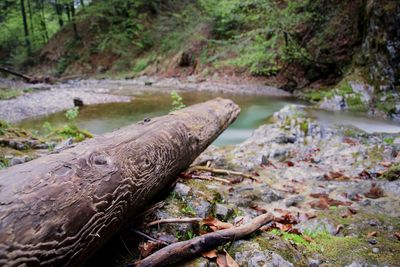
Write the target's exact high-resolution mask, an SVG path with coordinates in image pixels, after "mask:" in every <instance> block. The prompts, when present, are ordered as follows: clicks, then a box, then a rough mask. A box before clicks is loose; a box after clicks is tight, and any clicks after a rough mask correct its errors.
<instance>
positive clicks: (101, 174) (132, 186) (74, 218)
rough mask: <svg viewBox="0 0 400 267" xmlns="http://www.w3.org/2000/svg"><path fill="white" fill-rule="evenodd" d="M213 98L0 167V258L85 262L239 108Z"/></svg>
mask: <svg viewBox="0 0 400 267" xmlns="http://www.w3.org/2000/svg"><path fill="white" fill-rule="evenodd" d="M239 111H240V109H239V107H238V106H237V105H235V104H234V103H233V102H232V101H230V100H226V99H221V98H217V99H214V100H211V101H208V102H205V103H202V104H198V105H194V106H191V107H188V108H185V109H182V110H179V111H176V112H173V113H170V114H169V115H166V116H163V117H159V118H155V119H152V120H150V121H146V122H141V123H138V124H134V125H131V126H128V127H125V128H122V129H120V130H118V131H115V132H113V133H110V134H106V135H103V136H100V137H96V138H94V139H91V140H88V141H85V142H83V143H81V144H79V145H77V146H76V147H74V148H71V149H68V150H65V151H63V152H61V153H59V154H52V155H48V156H45V157H42V158H39V159H36V160H33V161H31V162H28V163H25V164H22V165H17V166H14V167H10V168H9V169H6V170H3V171H1V172H0V265H2V266H3V265H5V266H19V265H28V266H36V265H52V266H54V265H57V266H58V265H64V266H72V265H77V264H80V263H82V262H83V261H84V260H85V259H86V258H87V257H88V256H90V255H91V254H92V253H93V252H94V251H95V250H96V249H98V248H99V247H100V246H101V245H102V244H103V243H104V242H106V241H107V240H108V239H109V238H110V237H111V236H112V235H113V234H115V233H116V232H117V231H118V230H119V229H120V227H121V226H122V225H123V224H124V223H125V222H126V221H127V220H128V219H129V218H131V217H132V216H133V215H135V214H137V213H140V212H141V209H142V208H143V206H144V205H146V204H147V203H148V202H149V200H151V199H152V198H153V197H154V196H155V195H156V194H157V193H158V192H159V191H160V190H162V189H163V188H166V187H168V186H169V185H171V184H172V183H173V181H174V180H175V179H176V176H177V174H179V173H180V172H181V171H183V170H185V169H186V168H187V167H188V166H189V165H190V163H191V162H192V161H193V160H194V159H195V158H196V157H197V156H198V155H199V154H200V153H201V152H202V151H203V150H204V149H205V148H206V147H207V146H208V145H209V144H210V143H211V142H212V141H213V140H214V139H215V138H216V137H217V136H218V135H219V134H220V133H221V132H222V131H223V130H224V129H225V128H226V127H227V126H228V125H229V124H230V123H232V122H233V121H234V120H235V118H236V117H237V115H238V114H239Z"/></svg>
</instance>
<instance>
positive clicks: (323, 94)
mask: <svg viewBox="0 0 400 267" xmlns="http://www.w3.org/2000/svg"><path fill="white" fill-rule="evenodd" d="M334 95H335V93H334V91H333V90H313V91H308V92H306V93H305V95H304V96H305V98H306V99H307V100H309V101H311V102H319V101H321V100H323V99H324V98H327V99H331V98H332V97H333V96H334Z"/></svg>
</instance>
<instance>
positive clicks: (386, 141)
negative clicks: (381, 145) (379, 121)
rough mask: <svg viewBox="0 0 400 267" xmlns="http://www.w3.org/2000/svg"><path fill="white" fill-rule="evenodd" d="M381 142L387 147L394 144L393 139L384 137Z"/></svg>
mask: <svg viewBox="0 0 400 267" xmlns="http://www.w3.org/2000/svg"><path fill="white" fill-rule="evenodd" d="M383 141H384V142H385V143H386V144H388V145H393V144H394V138H393V137H386V138H384V139H383Z"/></svg>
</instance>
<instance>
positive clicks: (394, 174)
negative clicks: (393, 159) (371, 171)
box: [381, 164, 400, 181]
mask: <svg viewBox="0 0 400 267" xmlns="http://www.w3.org/2000/svg"><path fill="white" fill-rule="evenodd" d="M381 178H382V179H385V180H388V181H395V180H398V179H399V178H400V164H395V165H392V166H391V167H390V168H389V169H388V170H387V171H386V172H385V173H383V174H382V176H381Z"/></svg>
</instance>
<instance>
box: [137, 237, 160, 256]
mask: <svg viewBox="0 0 400 267" xmlns="http://www.w3.org/2000/svg"><path fill="white" fill-rule="evenodd" d="M159 247H160V244H159V243H157V242H154V241H147V242H145V243H141V244H140V245H139V251H140V255H142V257H144V258H146V257H147V256H149V255H150V254H152V253H153V251H155V250H157V249H158V248H159Z"/></svg>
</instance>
